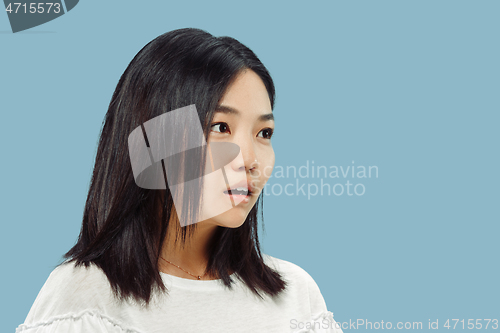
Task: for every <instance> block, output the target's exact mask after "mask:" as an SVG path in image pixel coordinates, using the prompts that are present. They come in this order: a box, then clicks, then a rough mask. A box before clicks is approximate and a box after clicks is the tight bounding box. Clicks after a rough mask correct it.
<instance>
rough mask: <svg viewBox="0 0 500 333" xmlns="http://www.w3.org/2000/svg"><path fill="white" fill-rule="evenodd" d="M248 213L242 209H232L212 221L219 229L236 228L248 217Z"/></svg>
mask: <svg viewBox="0 0 500 333" xmlns="http://www.w3.org/2000/svg"><path fill="white" fill-rule="evenodd" d="M248 213H249V212H248V211H247V210H246V209H243V208H242V207H238V206H236V207H234V208H232V209H230V210H228V211H226V212H224V213H222V214H220V215H217V216H215V217H213V218H212V220H213V221H214V222H215V223H216V224H217V225H218V226H221V227H226V228H238V227H240V226H242V225H243V223H245V220H246V218H247V216H248Z"/></svg>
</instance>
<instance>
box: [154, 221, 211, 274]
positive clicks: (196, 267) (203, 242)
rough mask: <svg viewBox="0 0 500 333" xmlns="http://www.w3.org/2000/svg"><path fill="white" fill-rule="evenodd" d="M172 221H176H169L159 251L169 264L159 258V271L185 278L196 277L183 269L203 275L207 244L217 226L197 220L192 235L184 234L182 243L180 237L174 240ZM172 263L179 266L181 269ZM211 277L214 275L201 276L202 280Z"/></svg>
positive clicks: (206, 262) (174, 230) (206, 258)
mask: <svg viewBox="0 0 500 333" xmlns="http://www.w3.org/2000/svg"><path fill="white" fill-rule="evenodd" d="M172 222H173V223H172ZM174 223H178V222H177V221H171V223H169V227H168V230H167V235H166V237H165V241H164V243H163V248H162V251H161V256H162V257H163V258H164V259H166V260H168V261H170V262H171V264H170V263H168V262H165V260H162V259H161V258H160V261H159V269H160V271H162V272H164V273H167V274H170V275H174V276H178V277H182V278H187V279H196V277H194V276H192V275H190V274H188V273H186V272H184V271H183V269H184V270H186V271H188V272H189V273H191V274H193V275H196V276H198V275H199V276H203V274H204V273H205V269H206V267H207V264H208V245H209V242H210V240H211V238H212V237H213V235H214V233H215V230H216V229H217V226H216V225H214V224H211V223H210V222H209V221H202V222H199V223H198V224H197V226H196V230H195V231H194V233H193V235H192V236H191V237H187V236H186V242H185V243H184V244H182V243H181V239H180V238H179V239H178V240H177V242H175V233H176V232H177V230H176V226H175V224H174ZM174 265H177V266H180V267H181V268H182V269H179V268H178V267H176V266H174ZM213 279H214V277H211V276H208V275H205V276H203V277H202V280H213Z"/></svg>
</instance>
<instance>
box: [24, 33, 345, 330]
mask: <svg viewBox="0 0 500 333" xmlns="http://www.w3.org/2000/svg"><path fill="white" fill-rule="evenodd" d="M274 95H275V90H274V85H273V81H272V79H271V76H270V75H269V73H268V71H267V70H266V68H265V67H264V65H263V64H262V63H261V62H260V60H259V59H258V58H257V57H256V55H255V54H254V53H253V52H252V51H251V50H250V49H248V48H247V47H246V46H244V45H242V44H241V43H240V42H238V41H236V40H235V39H233V38H230V37H214V36H212V35H210V34H209V33H207V32H205V31H202V30H198V29H180V30H175V31H171V32H169V33H166V34H163V35H161V36H159V37H157V38H156V39H154V40H153V41H151V42H150V43H148V44H147V45H146V46H145V47H144V48H143V49H142V50H141V51H139V53H138V54H137V55H136V56H135V57H134V59H133V60H132V61H131V63H130V64H129V66H128V67H127V69H126V70H125V72H124V73H123V75H122V77H121V78H120V81H119V82H118V85H117V87H116V90H115V92H114V94H113V97H112V99H111V102H110V105H109V109H108V112H107V114H106V118H105V122H104V125H103V128H102V131H101V135H100V140H99V146H98V150H97V156H96V161H95V167H94V172H93V176H92V182H91V185H90V189H89V193H88V197H87V202H86V205H85V210H84V216H83V224H82V229H81V232H80V235H79V239H78V242H77V243H76V245H75V246H74V247H73V248H72V249H71V250H70V251H68V252H67V253H66V254H65V255H64V258H65V259H66V261H65V262H63V263H61V264H60V265H59V266H58V267H56V268H55V269H54V270H53V272H52V273H51V274H50V276H49V278H48V279H47V281H46V283H45V284H44V286H43V287H42V289H41V291H40V293H39V294H38V296H37V298H36V300H35V302H34V304H33V306H32V308H31V310H30V312H29V314H28V316H27V318H26V321H25V322H24V324H22V325H20V326H19V327H18V328H17V330H16V332H24V333H35V332H36V333H49V332H51V333H59V332H60V333H62V332H64V333H67V332H72V333H80V332H81V333H83V332H85V333H87V332H115V333H121V332H142V333H146V332H231V333H235V332H259V333H261V332H341V330H340V329H339V328H338V327H337V325H336V323H335V321H334V319H333V314H332V313H331V312H329V311H328V310H327V308H326V304H325V301H324V299H323V297H322V295H321V293H320V290H319V288H318V286H317V285H316V283H315V282H314V280H313V279H312V278H311V276H310V275H309V274H307V273H306V272H305V271H304V270H303V269H301V268H300V267H298V266H297V265H294V264H292V263H290V262H287V261H284V260H280V259H277V258H274V257H271V256H268V255H265V254H262V253H261V252H260V248H259V240H258V233H257V230H258V228H257V226H258V223H257V222H258V219H257V216H258V212H259V208H260V207H261V205H262V197H263V195H262V189H263V188H264V184H265V182H266V181H267V179H268V177H269V175H270V170H272V167H273V166H274V151H273V148H272V145H271V137H272V135H273V131H274V118H273V113H272V110H273V107H274V97H275V96H274ZM193 114H194V115H195V116H196V117H195V118H197V119H196V121H197V122H198V125H197V122H196V121H195V122H193V117H192V115H193ZM171 115H176V117H170V116H171ZM178 116H180V117H178ZM162 117H163V118H162ZM169 117H170V118H169ZM183 117H184V118H183ZM160 118H161V121H159V119H160ZM179 119H180V120H179ZM183 119H184V120H183ZM186 119H188V120H189V121H186ZM155 124H156V125H155ZM158 124H163V125H164V126H163V125H162V126H158ZM183 124H184V125H183ZM185 124H189V126H185ZM155 126H156V128H155ZM197 126H198V127H197ZM162 128H163V129H164V128H168V129H169V130H168V131H164V132H161V130H162ZM197 129H199V131H201V133H202V140H201V141H200V142H198V143H196V144H194V145H192V144H191V143H192V142H191V143H187V141H186V139H185V137H183V133H184V134H186V133H190V134H189V135H191V134H192V133H194V137H196V133H197ZM134 130H135V132H134ZM155 130H156V132H155ZM158 131H160V133H161V135H158V133H159V132H158ZM131 133H135V134H138V136H137V138H139V139H138V141H137V142H136V144H137V145H134V141H133V140H132V139H131V138H132V137H133V136H132V135H131ZM141 133H142V134H141ZM142 135H144V136H142ZM179 137H182V138H183V139H182V140H180V141H179V140H178V142H179V144H185V147H182V149H180V148H179V144H177V143H176V144H171V143H172V142H174V141H175V140H177V139H178V138H179ZM142 138H144V145H143V150H142V151H141V150H140V149H138V147H139V146H140V144H141V142H142V141H141V140H143V139H142ZM191 139H192V137H191ZM191 139H190V140H191ZM158 140H160V141H161V140H164V141H166V143H165V142H164V144H165V145H163V146H162V147H163V149H164V150H165V149H167V150H168V149H170V152H171V153H170V154H169V156H174V157H175V158H173V157H172V158H170V160H169V161H170V162H169V161H167V158H165V159H164V160H162V162H161V163H157V164H156V165H158V166H159V167H158V168H157V169H156V170H157V171H158V170H160V171H159V172H160V173H158V174H156V175H153V179H154V180H155V184H153V185H154V186H149V188H148V186H144V183H143V182H142V181H143V180H144V178H142V179H141V177H140V175H138V173H139V172H140V171H141V170H143V169H144V168H142V169H141V170H139V171H137V170H138V169H137V168H135V167H137V163H139V164H140V163H143V162H144V163H143V166H149V167H151V165H150V164H151V163H152V162H154V161H157V162H158V156H156V157H155V156H154V155H155V154H158V151H160V150H161V149H159V150H155V149H157V148H158V145H159V141H158ZM169 140H170V141H169ZM205 143H206V144H205ZM190 144H191V145H190ZM224 144H226V146H224ZM217 145H218V146H217ZM160 146H161V145H160ZM193 147H194V148H193ZM196 147H198V148H199V147H201V148H203V149H198V150H197V149H195V148H196ZM210 147H212V148H210ZM217 147H219V148H217ZM231 147H232V148H235V147H236V148H235V149H236V150H234V149H233V150H232V151H231V149H232V148H231ZM188 148H189V149H188ZM190 148H193V149H190ZM229 148H231V149H229ZM186 151H189V152H190V153H189V154H188V153H186ZM193 152H194V153H193ZM141 156H142V159H141ZM193 156H194V157H193ZM150 157H151V159H150V160H149V158H150ZM165 157H168V156H165ZM199 157H202V158H199ZM197 158H198V159H197ZM176 159H178V160H182V161H184V163H180V164H179V163H178V164H176ZM148 161H149V162H148ZM172 161H173V162H172ZM193 161H199V162H196V163H193ZM214 161H215V162H214ZM150 162H151V163H150ZM214 163H215V165H217V163H218V164H219V166H218V167H217V166H214ZM193 165H195V167H194V168H193V170H195V171H194V176H193V175H191V176H190V177H187V176H186V175H187V174H188V173H189V172H187V171H186V170H187V169H186V166H190V167H192V166H193ZM207 165H211V166H212V168H211V169H210V168H208V169H206V166H207ZM179 166H180V167H179ZM196 170H197V171H196ZM207 170H208V171H207ZM196 172H198V174H196ZM179 175H180V176H179ZM155 177H156V178H155ZM162 177H164V178H162ZM179 177H180V178H179ZM188 178H189V179H188ZM173 179H175V181H173ZM163 180H164V181H165V183H163V185H162V181H163ZM193 181H194V184H197V185H195V186H192V187H189V186H187V185H184V184H188V183H193ZM141 182H142V183H141ZM206 184H210V186H209V187H207V186H206ZM141 185H142V186H141ZM150 185H151V183H150ZM155 186H156V187H155ZM200 186H201V187H200ZM193 189H194V192H193V191H191V190H193ZM200 189H201V190H200ZM228 203H230V205H229V204H228Z"/></svg>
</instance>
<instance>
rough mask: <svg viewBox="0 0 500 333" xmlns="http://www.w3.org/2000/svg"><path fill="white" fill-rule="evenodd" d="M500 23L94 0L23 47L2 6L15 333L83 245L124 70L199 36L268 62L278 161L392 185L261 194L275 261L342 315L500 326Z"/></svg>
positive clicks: (494, 16)
mask: <svg viewBox="0 0 500 333" xmlns="http://www.w3.org/2000/svg"><path fill="white" fill-rule="evenodd" d="M499 11H500V2H498V1H487V0H482V1H458V0H453V1H400V0H398V1H388V0H386V1H373V0H370V1H349V2H347V1H316V2H314V3H309V4H307V5H306V4H305V3H304V2H301V3H299V2H295V3H292V2H284V1H282V2H268V1H252V2H248V1H247V2H241V3H239V4H238V3H235V2H234V1H210V2H202V1H199V2H193V1H183V2H182V3H181V2H180V1H175V2H174V1H147V2H145V1H143V2H139V1H136V2H124V1H120V2H119V1H99V2H98V1H81V2H80V3H79V4H78V5H77V6H76V7H75V8H74V9H73V10H72V11H71V12H69V13H67V14H65V15H63V16H61V17H60V18H58V19H56V20H54V21H51V22H48V23H46V24H44V25H41V26H38V27H35V28H33V29H30V30H27V31H25V32H20V33H16V34H12V32H11V30H10V25H9V22H8V19H7V14H6V13H3V14H2V13H0V31H1V33H0V45H1V46H0V59H1V70H0V73H1V75H0V105H1V107H0V108H1V117H2V130H1V131H0V139H1V147H2V148H1V149H2V163H1V165H0V168H1V169H0V171H1V175H2V191H1V194H0V195H1V201H0V202H1V204H0V205H1V210H0V219H1V225H2V232H1V234H0V246H1V253H2V266H1V269H2V274H1V277H0V285H1V295H2V302H1V307H2V308H1V311H0V315H1V320H0V327H1V328H0V330H1V331H2V332H7V331H10V332H13V331H14V329H15V327H17V325H19V324H21V323H22V322H23V321H24V319H25V317H26V315H27V313H28V311H29V309H30V307H31V305H32V303H33V301H34V300H35V298H36V296H37V294H38V291H39V290H40V288H41V287H42V285H43V284H44V282H45V281H46V279H47V277H48V275H49V274H50V272H51V271H52V269H53V267H54V266H55V265H56V264H57V263H59V262H60V260H61V256H62V255H63V254H64V253H65V252H66V251H67V250H69V249H70V247H71V246H72V245H73V244H74V243H75V241H76V239H77V236H78V233H79V230H80V224H81V218H82V212H83V207H84V203H85V199H86V194H87V190H88V186H89V181H90V176H91V172H92V167H93V162H94V157H95V151H96V145H97V139H98V134H99V130H100V127H101V123H102V121H103V119H104V115H105V113H106V110H107V107H108V104H109V101H110V99H111V95H112V93H113V91H114V88H115V86H116V84H117V82H118V79H119V78H120V76H121V74H122V73H123V71H124V70H125V68H126V66H127V65H128V63H129V62H130V61H131V60H132V58H133V57H134V55H135V54H136V53H137V52H138V51H139V50H140V49H141V48H142V47H143V46H144V45H145V44H146V43H148V42H149V41H150V40H152V39H154V38H155V37H157V36H158V35H160V34H162V33H164V32H167V31H170V30H173V29H177V28H184V27H197V28H202V29H204V30H207V31H208V32H210V33H212V34H214V35H216V36H221V35H229V36H232V37H234V38H236V39H238V40H240V41H241V42H243V43H244V44H246V45H247V46H249V47H250V48H251V49H252V50H254V52H255V53H256V54H257V55H258V56H259V57H260V59H261V60H262V62H263V63H264V64H265V65H266V66H267V67H268V68H269V70H270V72H271V74H272V76H273V78H274V80H275V84H276V87H277V103H276V107H275V111H274V112H275V117H276V132H275V136H274V137H273V145H274V149H275V152H276V165H281V166H285V167H286V166H296V168H299V167H300V166H302V165H306V162H307V161H309V163H310V164H311V163H312V161H314V163H315V165H325V166H328V167H329V166H339V167H340V166H343V167H344V168H346V167H347V166H352V165H356V166H357V165H363V166H377V167H378V171H379V173H378V178H376V177H373V175H372V178H370V179H357V178H355V179H352V178H347V179H343V178H340V179H331V178H329V179H324V181H326V182H328V183H330V184H336V183H342V184H345V183H346V181H347V180H348V179H350V182H351V183H353V184H356V183H362V184H363V185H364V186H365V189H366V191H365V193H364V195H361V196H357V195H353V196H348V195H346V194H345V193H344V195H340V196H336V195H329V196H328V195H323V196H321V195H317V196H314V197H310V199H309V200H308V198H307V196H304V195H291V196H287V195H284V194H282V195H272V193H270V195H268V196H266V198H265V205H264V207H265V210H264V212H265V215H264V216H265V233H262V234H261V240H262V244H263V250H264V252H265V253H268V254H270V255H273V256H275V257H278V258H281V259H285V260H288V261H291V262H293V263H295V264H297V265H299V266H301V267H302V268H304V269H305V270H306V271H307V272H308V273H309V274H310V275H311V276H312V277H313V278H314V279H315V281H316V282H317V284H318V285H319V287H320V289H321V291H322V293H323V296H324V298H325V300H326V303H327V306H328V309H329V310H330V311H332V312H333V313H334V316H335V319H336V320H337V321H339V322H346V321H347V322H349V320H352V321H355V320H357V319H365V320H368V321H371V322H380V321H382V320H384V322H387V321H391V322H392V323H393V325H396V322H399V321H400V322H403V323H404V322H406V321H409V322H414V321H417V322H422V323H423V326H424V330H420V331H427V330H426V329H425V328H427V325H428V320H429V319H431V320H432V321H435V320H436V319H439V326H440V329H439V330H438V331H443V332H444V331H448V330H447V329H445V328H443V327H442V326H443V324H444V322H445V320H446V319H448V318H450V319H451V318H456V319H465V322H466V323H467V319H484V318H490V319H492V318H497V319H500V311H499V310H500V302H499V299H500V288H499V284H498V282H499V281H500V270H499V256H498V255H499V250H500V245H499V242H498V238H499V237H498V236H499V231H500V228H499V222H500V214H499V203H500V194H499V191H498V189H499V185H500V177H499V172H498V171H499V168H500V165H499V164H500V158H499V149H498V146H499V144H500V131H499V125H500V122H499V121H500V117H499V111H500V98H499V92H500V79H499V78H500V65H499V59H500V47H499V43H498V41H499V33H500V20H499V19H498V15H499ZM353 161H354V163H353ZM299 181H300V182H301V183H304V184H312V183H316V184H319V182H320V179H319V178H314V179H313V178H309V179H299ZM295 182H296V179H290V178H288V179H277V178H272V179H271V180H270V184H281V185H283V186H284V185H285V184H287V183H295ZM306 186H307V185H306ZM268 192H269V191H268ZM460 325H461V324H460ZM452 327H453V326H452ZM363 330H364V329H360V331H363ZM456 330H458V328H457V329H456ZM346 331H353V330H349V329H347V330H344V332H346ZM480 331H484V328H483V329H482V330H480ZM487 331H498V330H492V329H491V324H490V329H488V330H487Z"/></svg>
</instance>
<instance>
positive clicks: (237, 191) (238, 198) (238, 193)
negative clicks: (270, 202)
mask: <svg viewBox="0 0 500 333" xmlns="http://www.w3.org/2000/svg"><path fill="white" fill-rule="evenodd" d="M224 194H225V195H227V196H229V197H230V198H231V199H232V201H233V202H238V203H239V202H249V201H250V196H251V195H252V192H251V191H249V190H248V189H247V188H246V187H236V188H232V189H228V190H225V191H224Z"/></svg>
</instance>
